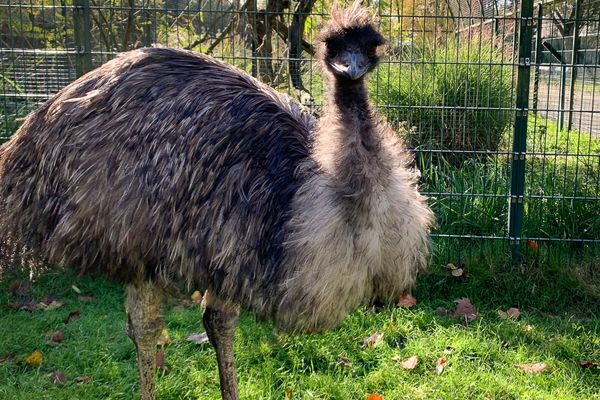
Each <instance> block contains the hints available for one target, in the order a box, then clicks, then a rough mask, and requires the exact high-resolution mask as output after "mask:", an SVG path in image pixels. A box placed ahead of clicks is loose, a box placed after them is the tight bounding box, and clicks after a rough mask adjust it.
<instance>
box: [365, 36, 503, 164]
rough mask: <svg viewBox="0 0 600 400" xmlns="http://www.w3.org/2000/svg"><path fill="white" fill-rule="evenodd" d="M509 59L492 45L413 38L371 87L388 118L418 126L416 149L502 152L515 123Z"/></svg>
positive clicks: (414, 140)
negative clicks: (419, 42)
mask: <svg viewBox="0 0 600 400" xmlns="http://www.w3.org/2000/svg"><path fill="white" fill-rule="evenodd" d="M506 62H507V61H506V56H503V54H502V53H501V52H500V51H498V50H496V49H495V48H494V45H493V44H490V43H484V42H482V43H481V44H479V45H478V46H477V47H474V45H473V44H472V43H468V42H464V43H462V42H461V43H448V44H442V45H440V44H424V45H417V44H416V43H414V42H411V43H410V44H408V45H404V46H403V49H402V50H401V51H400V54H399V55H398V56H397V60H392V61H391V63H390V64H389V65H388V67H387V68H385V67H382V68H380V69H379V71H378V74H377V77H376V79H373V80H372V81H371V86H370V88H371V90H372V92H373V94H374V97H376V98H377V101H378V104H380V109H381V111H382V112H383V113H384V114H385V115H386V116H387V117H388V119H389V121H391V122H392V123H396V124H397V123H400V122H401V121H406V122H407V123H408V125H409V126H411V127H413V126H414V127H415V129H411V130H409V132H410V134H409V135H408V137H407V139H408V140H409V142H410V144H411V145H412V147H414V148H421V149H422V148H426V149H433V150H438V149H441V150H449V151H462V152H467V156H475V155H477V154H481V153H484V154H485V153H486V152H494V151H496V150H498V148H499V146H500V144H501V140H502V137H503V133H504V131H505V130H506V129H507V128H508V127H509V126H510V124H511V121H512V113H511V111H510V108H511V104H512V97H513V96H512V92H511V87H512V67H511V66H507V65H503V63H504V64H505V63H506ZM461 159H464V157H461Z"/></svg>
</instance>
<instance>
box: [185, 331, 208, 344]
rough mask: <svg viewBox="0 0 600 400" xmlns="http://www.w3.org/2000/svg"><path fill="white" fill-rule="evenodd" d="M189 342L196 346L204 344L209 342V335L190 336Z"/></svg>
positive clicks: (203, 333) (197, 334) (204, 333)
mask: <svg viewBox="0 0 600 400" xmlns="http://www.w3.org/2000/svg"><path fill="white" fill-rule="evenodd" d="M187 341H188V342H193V343H196V344H204V343H206V342H208V334H207V333H206V332H202V333H192V334H191V335H190V336H188V337H187Z"/></svg>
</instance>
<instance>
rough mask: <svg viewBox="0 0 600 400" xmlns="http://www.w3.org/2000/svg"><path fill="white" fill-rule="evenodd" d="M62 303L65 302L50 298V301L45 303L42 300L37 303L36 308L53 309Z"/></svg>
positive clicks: (62, 304)
mask: <svg viewBox="0 0 600 400" xmlns="http://www.w3.org/2000/svg"><path fill="white" fill-rule="evenodd" d="M64 305H65V303H62V302H60V301H56V300H52V301H51V302H50V303H45V302H43V301H42V302H40V303H39V304H38V305H37V307H36V308H37V309H38V310H44V311H48V310H54V309H57V308H60V307H62V306H64Z"/></svg>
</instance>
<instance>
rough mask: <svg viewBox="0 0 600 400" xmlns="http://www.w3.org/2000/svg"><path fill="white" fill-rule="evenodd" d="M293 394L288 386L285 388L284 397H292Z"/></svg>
mask: <svg viewBox="0 0 600 400" xmlns="http://www.w3.org/2000/svg"><path fill="white" fill-rule="evenodd" d="M293 397H294V396H293V394H292V389H290V388H285V398H286V399H292V398H293Z"/></svg>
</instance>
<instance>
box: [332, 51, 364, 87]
mask: <svg viewBox="0 0 600 400" xmlns="http://www.w3.org/2000/svg"><path fill="white" fill-rule="evenodd" d="M331 67H332V68H333V69H335V70H336V71H338V72H341V73H343V74H344V75H345V76H346V78H348V79H351V80H356V79H358V78H360V77H362V76H363V75H364V74H366V73H367V70H368V61H367V60H366V59H365V57H364V56H363V54H362V53H361V52H360V51H356V50H355V51H349V52H346V53H344V55H343V56H342V57H340V60H339V62H332V63H331Z"/></svg>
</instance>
